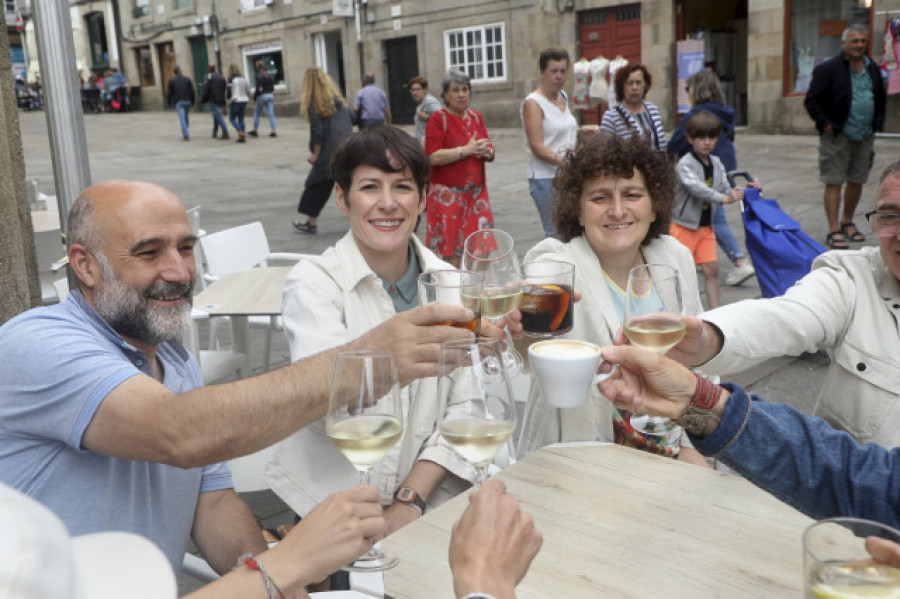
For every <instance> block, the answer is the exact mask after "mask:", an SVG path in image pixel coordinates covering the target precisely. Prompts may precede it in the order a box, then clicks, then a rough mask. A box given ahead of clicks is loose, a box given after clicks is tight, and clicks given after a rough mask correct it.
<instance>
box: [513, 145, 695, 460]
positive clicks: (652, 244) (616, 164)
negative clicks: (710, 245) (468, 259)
mask: <svg viewBox="0 0 900 599" xmlns="http://www.w3.org/2000/svg"><path fill="white" fill-rule="evenodd" d="M675 183H676V182H675V173H674V171H673V170H672V167H671V166H670V165H669V160H668V158H667V156H666V155H665V154H664V153H662V152H656V151H654V150H652V149H651V148H650V146H649V145H648V144H647V142H646V141H643V140H630V139H623V138H621V137H615V136H611V135H598V136H595V137H592V138H589V139H587V140H585V141H584V142H582V143H580V144H579V145H578V148H577V151H571V152H569V153H568V154H566V157H565V160H564V161H563V165H562V166H561V167H560V169H559V171H558V172H557V174H556V179H555V180H554V181H553V187H554V190H555V192H556V194H557V204H556V206H557V208H556V213H555V222H556V230H557V232H558V235H559V239H545V240H543V241H541V242H540V243H538V244H537V245H536V246H535V247H533V248H532V249H531V250H529V252H528V253H527V255H526V256H525V262H526V263H528V262H543V261H549V262H568V263H571V264H574V265H575V284H576V286H577V287H578V289H579V290H580V291H581V293H582V299H581V301H580V302H578V303H576V304H575V319H574V326H573V328H572V330H571V331H570V332H569V333H567V334H566V335H564V336H563V338H571V339H582V340H585V341H589V342H591V343H595V344H597V345H601V346H603V345H611V344H612V341H613V338H614V337H615V335H616V332H617V331H618V330H619V329H620V328H621V327H622V323H623V320H624V315H623V312H624V309H625V289H626V286H627V281H628V271H629V270H631V269H632V268H633V267H635V266H639V265H641V264H667V265H670V266H673V267H675V268H677V269H678V271H679V272H680V273H681V282H682V291H683V293H684V302H685V310H686V312H687V313H688V314H699V313H700V312H701V311H702V309H703V308H702V306H701V304H700V294H699V291H698V288H697V274H696V270H695V266H694V261H693V259H692V258H691V253H690V251H689V250H688V249H687V248H685V247H684V246H683V245H681V244H680V243H679V242H678V241H676V240H675V239H673V238H671V237H669V236H668V235H667V234H666V233H667V232H668V230H669V222H670V213H671V211H672V202H673V195H674V189H675ZM630 417H631V415H630V413H628V412H620V411H619V410H616V409H615V408H614V406H613V405H612V404H611V403H610V402H609V401H607V400H606V398H605V397H603V395H602V394H601V393H600V391H599V389H598V388H597V387H596V386H594V387H592V388H591V391H590V395H589V396H588V401H587V402H586V403H585V404H584V405H582V406H580V407H577V408H570V409H565V410H558V409H556V408H551V407H550V406H549V405H548V404H547V403H546V402H543V401H541V402H538V404H536V406H535V408H534V410H533V412H532V416H531V418H530V419H529V422H527V423H526V425H525V426H526V428H525V430H523V432H522V437H521V440H520V445H519V454H520V456H522V455H524V454H526V453H528V452H530V451H533V450H535V449H538V448H540V447H543V446H545V445H548V444H551V443H556V442H559V441H601V442H610V441H615V442H616V443H620V444H623V445H627V446H631V447H637V448H640V449H644V450H647V451H651V452H653V453H657V454H660V455H664V456H669V457H677V458H679V459H681V460H686V461H690V462H694V463H697V464H705V461H704V459H703V458H702V457H701V456H700V455H699V454H698V453H697V452H696V451H694V449H693V448H691V447H690V443H689V442H688V441H687V435H683V434H682V430H681V428H680V427H677V426H675V427H673V428H671V429H669V430H668V431H667V433H666V434H665V435H662V436H660V435H654V436H649V435H644V434H642V433H640V432H638V431H636V430H634V428H633V427H632V426H631V423H630Z"/></svg>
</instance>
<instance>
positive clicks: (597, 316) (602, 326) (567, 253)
mask: <svg viewBox="0 0 900 599" xmlns="http://www.w3.org/2000/svg"><path fill="white" fill-rule="evenodd" d="M641 250H642V251H643V253H644V259H645V260H646V262H647V263H648V264H668V265H671V266H674V267H675V268H677V269H678V272H679V273H680V274H681V281H682V284H683V291H684V303H685V312H687V313H688V314H699V313H700V312H702V311H703V306H702V304H701V303H700V294H699V291H698V288H697V271H696V266H695V265H694V259H693V258H692V257H691V252H690V251H689V250H688V249H687V248H686V247H684V246H683V245H681V243H679V242H678V241H676V240H675V239H674V238H672V237H669V236H668V235H663V236H662V237H660V238H659V239H654V240H653V241H651V242H650V243H649V244H648V245H646V246H644V247H642V248H641ZM543 261H558V262H570V263H572V264H574V265H575V288H576V289H578V290H579V291H580V292H581V294H582V299H581V301H580V302H578V303H576V304H575V320H574V322H573V326H572V330H571V331H570V332H568V333H566V334H565V335H563V337H564V338H568V339H581V340H584V341H589V342H591V343H595V344H597V345H600V346H603V345H612V340H613V337H614V336H615V334H616V332H617V331H618V330H619V328H620V327H621V321H620V320H619V314H618V312H617V311H616V307H615V305H614V304H613V301H612V298H611V297H610V294H609V288H608V287H607V286H606V277H605V275H604V273H603V268H602V265H601V263H600V260H598V259H597V255H596V254H595V253H594V250H593V249H591V246H590V245H589V244H588V242H587V240H586V239H585V238H584V237H576V238H574V239H572V240H571V241H569V242H568V243H562V242H561V241H559V240H557V239H544V240H543V241H541V242H540V243H538V244H537V245H536V246H534V247H533V248H531V249H530V250H529V251H528V253H527V254H526V255H525V262H543ZM681 438H682V443H681V444H682V445H683V446H686V447H690V442H689V441H688V440H687V435H682V437H681ZM570 441H601V442H609V443H612V442H613V441H614V437H613V407H612V404H611V403H610V402H609V400H608V399H606V397H604V396H603V394H602V393H600V390H599V389H598V388H597V386H596V385H593V386H592V387H591V391H590V394H589V395H588V401H587V402H585V404H584V405H582V406H580V407H578V408H567V409H562V410H557V409H555V408H551V407H549V405H548V404H547V403H546V402H540V403H539V404H536V406H535V409H534V411H533V412H532V418H531V421H530V422H529V423H527V429H526V430H524V431H523V433H522V437H521V441H520V446H519V447H518V449H517V454H518V455H519V456H522V455H526V454H527V453H529V452H531V451H533V450H535V449H538V448H540V447H543V446H545V445H548V444H550V443H557V442H570Z"/></svg>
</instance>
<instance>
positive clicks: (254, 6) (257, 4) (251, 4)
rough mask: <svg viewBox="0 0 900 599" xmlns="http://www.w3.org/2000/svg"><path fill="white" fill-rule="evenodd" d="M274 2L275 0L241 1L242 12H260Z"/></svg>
mask: <svg viewBox="0 0 900 599" xmlns="http://www.w3.org/2000/svg"><path fill="white" fill-rule="evenodd" d="M274 2H275V0H241V12H250V11H254V10H260V9H262V8H265V7H267V6H269V5H270V4H274Z"/></svg>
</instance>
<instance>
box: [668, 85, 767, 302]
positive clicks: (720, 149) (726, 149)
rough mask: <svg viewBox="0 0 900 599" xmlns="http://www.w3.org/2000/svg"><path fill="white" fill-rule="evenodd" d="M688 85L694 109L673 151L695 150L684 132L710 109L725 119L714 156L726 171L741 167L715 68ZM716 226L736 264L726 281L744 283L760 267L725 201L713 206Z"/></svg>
mask: <svg viewBox="0 0 900 599" xmlns="http://www.w3.org/2000/svg"><path fill="white" fill-rule="evenodd" d="M687 88H688V90H687V92H688V100H689V101H690V103H691V110H690V112H688V113H687V114H686V115H684V116H683V117H682V118H681V120H680V121H678V126H677V127H675V132H674V133H672V139H671V140H670V141H669V147H668V152H669V154H672V155H673V156H677V157H678V158H681V157H682V156H684V155H685V154H687V153H688V152H690V151H691V144H690V143H688V140H687V136H686V135H685V132H684V129H685V126H686V125H687V122H688V121H689V120H691V118H692V117H694V116H695V115H697V114H698V113H700V112H702V111H704V110H706V111H707V112H710V113H712V114H713V115H714V116H715V117H716V118H717V119H719V122H720V123H722V131H721V132H720V133H719V139H718V141H716V147H715V149H714V150H713V151H712V154H713V156H718V157H719V160H721V161H722V165H723V166H724V167H725V172H729V171H733V170H737V157H736V156H735V151H734V109H733V108H732V107H731V106H729V105H728V104H726V103H725V96H723V95H722V90H721V89H720V88H719V78H718V77H717V76H716V74H715V73H714V72H712V71H710V70H707V69H704V70H702V71H697V72H696V73H694V74H693V75H691V76H690V77H688V80H687ZM712 227H713V231H714V232H715V234H716V241H717V242H718V243H719V247H721V248H722V251H724V252H725V254H726V255H727V256H728V259H729V260H731V262H732V263H733V264H734V269H733V270H732V271H731V272H730V273H728V275H727V276H726V277H725V284H726V285H740V284H741V283H743V282H744V281H746V280H747V279H749V278H750V277H752V276H753V274H754V273H755V272H756V271H755V270H753V266H752V265H751V264H750V261H749V260H747V257H746V256H745V255H744V252H742V251H741V246H740V245H738V242H737V239H735V237H734V233H733V232H732V231H731V227H729V226H728V220H727V219H726V218H725V207H724V206H723V205H722V204H715V205H714V207H713V216H712Z"/></svg>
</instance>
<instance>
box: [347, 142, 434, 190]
mask: <svg viewBox="0 0 900 599" xmlns="http://www.w3.org/2000/svg"><path fill="white" fill-rule="evenodd" d="M388 154H390V155H391V158H393V160H394V161H395V162H397V163H399V168H397V167H396V166H394V164H391V160H390V159H389V158H388ZM363 164H366V165H368V166H371V167H374V168H377V169H378V170H381V171H384V172H386V173H400V172H403V171H404V170H406V169H409V172H410V174H411V175H412V178H413V179H414V180H415V182H416V185H417V186H418V187H419V195H420V196H421V195H423V194H424V193H425V191H426V187H425V186H426V185H427V183H428V171H429V169H430V168H431V164H430V163H429V162H428V156H426V155H425V150H424V149H423V148H422V144H421V143H419V142H418V141H417V140H416V138H415V137H412V136H411V135H409V134H408V133H406V132H405V131H403V130H402V129H398V128H397V127H394V126H392V125H378V126H376V127H369V128H368V129H364V130H362V131H358V132H356V133H351V134H350V135H347V136H345V137H344V138H343V139H342V140H341V142H340V144H338V147H337V149H336V150H335V151H334V155H333V156H332V157H331V170H332V172H333V174H334V181H335V183H337V184H338V185H340V186H341V189H343V190H344V192H345V193H346V192H347V191H348V190H349V189H350V185H351V183H352V182H353V171H355V170H356V169H357V167H359V166H361V165H363Z"/></svg>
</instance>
